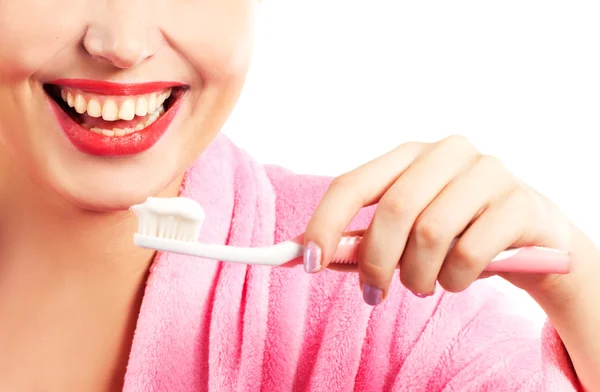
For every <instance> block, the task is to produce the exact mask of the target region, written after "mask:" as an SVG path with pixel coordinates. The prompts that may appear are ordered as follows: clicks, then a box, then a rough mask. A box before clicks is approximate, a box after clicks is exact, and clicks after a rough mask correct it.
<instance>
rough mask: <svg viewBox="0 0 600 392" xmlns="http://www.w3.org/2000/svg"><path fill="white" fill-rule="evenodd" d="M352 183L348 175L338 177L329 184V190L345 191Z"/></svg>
mask: <svg viewBox="0 0 600 392" xmlns="http://www.w3.org/2000/svg"><path fill="white" fill-rule="evenodd" d="M349 183H350V180H349V179H348V173H346V174H342V175H340V176H337V177H335V178H333V179H332V180H331V182H330V183H329V189H344V188H347V187H348V186H349V185H348V184H349Z"/></svg>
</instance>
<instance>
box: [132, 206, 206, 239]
mask: <svg viewBox="0 0 600 392" xmlns="http://www.w3.org/2000/svg"><path fill="white" fill-rule="evenodd" d="M129 209H130V210H131V211H132V212H133V213H135V214H136V216H137V217H138V234H142V235H146V236H152V237H161V238H166V239H172V240H179V241H189V242H195V241H196V240H197V239H198V237H199V236H200V230H201V229H202V224H203V223H204V218H205V217H206V215H205V214H204V210H203V209H202V207H201V206H200V204H198V203H197V202H196V201H195V200H192V199H189V198H187V197H170V198H162V197H148V198H147V199H146V201H145V202H144V203H142V204H136V205H134V206H131V207H130V208H129Z"/></svg>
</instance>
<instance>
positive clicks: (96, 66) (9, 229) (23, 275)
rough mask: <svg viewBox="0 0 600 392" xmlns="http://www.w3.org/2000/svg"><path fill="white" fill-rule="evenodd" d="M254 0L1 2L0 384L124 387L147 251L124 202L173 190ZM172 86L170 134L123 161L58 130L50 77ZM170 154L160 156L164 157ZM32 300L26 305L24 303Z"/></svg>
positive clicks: (228, 97) (229, 68)
mask: <svg viewBox="0 0 600 392" xmlns="http://www.w3.org/2000/svg"><path fill="white" fill-rule="evenodd" d="M257 6H258V3H257V2H253V1H248V0H205V1H187V0H173V1H168V2H165V1H158V0H150V1H148V0H127V1H124V0H109V1H101V2H98V1H91V0H90V1H75V2H74V1H71V0H23V1H14V0H0V36H2V37H10V39H7V40H3V44H2V50H1V51H0V141H1V143H0V206H2V208H1V209H0V215H1V216H0V233H1V234H0V242H1V243H2V246H0V260H2V262H1V263H0V319H2V320H3V322H2V323H1V325H0V347H2V355H1V356H0V390H13V391H14V390H28V391H29V390H44V391H50V392H51V391H120V390H122V383H123V376H124V373H125V367H126V364H127V358H128V355H129V350H130V346H131V341H132V337H133V332H134V328H135V324H136V321H137V315H138V313H139V306H140V303H141V298H142V295H143V288H144V282H145V279H146V276H147V272H148V268H149V266H150V264H151V262H152V258H153V253H152V252H149V251H145V250H141V249H137V248H135V247H134V245H133V244H132V241H131V238H132V233H133V232H134V231H135V229H136V226H137V223H136V218H135V217H134V216H133V215H132V214H131V213H129V212H127V211H124V210H126V209H127V208H128V207H129V206H130V205H133V204H136V203H139V202H143V201H144V200H145V198H146V197H147V196H149V195H160V196H175V195H177V193H178V190H179V187H180V184H181V180H182V174H183V172H184V171H185V169H186V168H187V167H188V166H189V165H190V164H191V163H192V162H193V161H194V160H195V159H196V158H197V157H198V156H199V155H200V154H201V152H202V151H203V150H204V149H205V148H206V146H207V145H208V144H209V143H210V142H211V141H212V140H213V138H214V137H215V136H216V135H217V134H218V132H219V130H220V128H221V126H222V124H223V123H224V121H225V120H226V119H227V117H228V116H229V114H230V112H231V110H232V108H233V106H234V104H235V103H236V101H237V99H238V97H239V94H240V91H241V88H242V86H243V83H244V80H245V77H246V73H247V69H248V66H249V62H250V56H251V50H252V39H253V35H252V32H253V23H254V19H255V16H254V14H255V10H256V7H257ZM58 78H86V79H96V80H108V81H113V82H149V81H174V82H182V83H185V84H187V85H188V86H189V87H190V90H189V91H188V93H187V95H186V97H185V98H184V99H185V101H184V103H183V105H182V107H181V109H180V112H179V113H178V115H177V117H176V120H175V122H174V123H173V125H172V127H171V129H170V130H169V131H168V132H167V134H165V135H164V137H163V138H162V139H161V140H160V142H159V143H158V144H157V145H155V146H154V147H153V148H151V149H150V150H148V151H147V152H145V153H143V154H140V155H138V156H135V157H131V158H121V159H110V158H99V157H92V156H88V155H86V154H83V153H81V152H79V151H78V150H76V149H75V148H74V147H73V146H72V145H71V144H70V142H69V141H68V140H67V139H66V138H65V136H64V134H63V133H62V130H60V129H59V127H58V125H57V123H56V121H55V120H54V118H53V114H52V112H51V110H50V106H49V105H48V103H47V102H46V99H47V98H46V95H45V93H44V91H43V90H42V86H43V84H44V83H45V82H48V81H50V80H54V79H58ZM165 157H168V159H165ZM32 309H34V310H35V311H31V310H32Z"/></svg>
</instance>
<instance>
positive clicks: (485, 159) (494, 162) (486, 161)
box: [478, 155, 506, 173]
mask: <svg viewBox="0 0 600 392" xmlns="http://www.w3.org/2000/svg"><path fill="white" fill-rule="evenodd" d="M478 163H479V165H480V166H481V167H483V168H484V169H485V170H488V171H491V172H494V173H498V172H502V171H506V168H505V167H504V163H503V162H502V161H501V160H500V159H499V158H497V157H495V156H493V155H482V156H481V157H480V158H479V162H478Z"/></svg>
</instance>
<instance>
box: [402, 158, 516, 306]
mask: <svg viewBox="0 0 600 392" xmlns="http://www.w3.org/2000/svg"><path fill="white" fill-rule="evenodd" d="M516 185H517V180H516V179H515V178H514V177H513V176H512V175H511V174H510V173H509V172H508V171H506V169H504V166H503V165H502V163H500V161H499V160H497V159H496V158H493V157H490V156H482V157H480V158H479V159H477V160H476V162H475V163H474V164H473V165H471V166H470V167H469V168H468V169H467V170H465V171H464V172H463V173H461V174H460V175H458V176H457V177H456V178H455V179H454V180H452V181H451V182H450V184H448V185H447V186H446V187H445V188H444V189H443V190H442V191H441V192H440V194H439V195H438V196H437V197H436V198H435V199H434V200H433V201H432V202H431V204H429V206H428V207H427V208H426V209H425V210H424V211H423V212H422V213H421V215H419V217H418V218H417V220H416V222H415V224H414V225H413V227H412V231H411V233H410V235H409V237H408V243H407V245H406V249H405V250H404V253H403V254H402V259H401V274H400V278H401V280H402V284H403V285H404V286H405V287H406V288H408V289H409V290H411V291H412V292H413V293H415V294H417V295H418V296H427V295H431V294H433V291H434V289H435V283H436V280H437V277H438V274H439V272H440V269H441V267H442V264H443V263H444V259H445V258H446V255H447V253H448V250H449V249H450V247H451V245H452V241H453V240H454V239H455V238H456V237H457V236H458V235H460V234H461V233H462V232H464V231H465V230H466V229H467V227H468V226H469V225H470V224H471V222H473V221H474V220H475V219H477V217H478V216H479V214H481V213H482V212H483V210H484V209H485V208H486V207H488V206H489V205H490V204H491V203H493V202H495V201H496V200H497V199H499V198H500V197H503V196H505V195H506V194H507V193H508V192H509V191H510V190H511V189H513V188H515V187H516Z"/></svg>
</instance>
